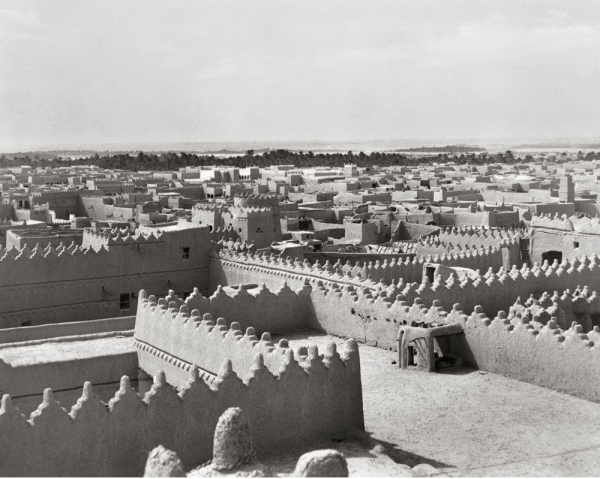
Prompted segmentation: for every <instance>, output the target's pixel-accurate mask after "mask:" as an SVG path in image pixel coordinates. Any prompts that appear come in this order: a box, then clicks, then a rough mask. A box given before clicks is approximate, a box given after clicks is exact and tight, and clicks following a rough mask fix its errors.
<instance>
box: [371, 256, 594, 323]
mask: <svg viewBox="0 0 600 479" xmlns="http://www.w3.org/2000/svg"><path fill="white" fill-rule="evenodd" d="M596 260H597V258H596V256H593V257H591V258H587V257H586V258H584V259H582V260H581V261H580V260H578V259H575V260H573V261H568V260H565V261H563V263H560V264H559V263H558V262H555V263H553V264H552V265H550V264H548V263H547V262H545V263H544V264H543V265H542V266H539V265H538V264H537V263H536V264H535V265H534V266H533V267H532V268H529V267H528V266H526V265H524V266H523V267H522V268H521V269H520V270H519V269H517V268H516V266H515V267H513V269H511V270H506V269H504V268H500V269H498V270H497V271H493V270H491V269H490V270H488V271H487V272H486V273H484V274H482V273H481V272H479V271H477V272H476V273H477V274H476V275H475V276H474V277H470V276H468V275H467V274H466V273H463V274H457V275H451V276H450V277H448V279H447V280H444V281H442V279H441V277H440V276H436V277H435V278H434V281H433V282H429V280H428V279H427V278H424V279H423V281H422V282H421V283H420V284H419V283H416V282H414V283H408V284H404V283H402V285H401V287H402V292H401V294H402V295H403V296H404V298H405V300H406V301H408V302H412V301H413V300H414V299H415V298H417V297H419V298H421V299H422V301H423V304H425V305H431V304H433V301H435V300H438V301H439V302H440V304H441V306H442V307H444V308H446V309H450V308H451V307H452V305H453V304H454V302H455V301H456V298H461V304H462V305H463V307H464V308H465V311H466V312H468V313H471V312H472V311H473V310H474V308H475V306H477V305H481V304H483V305H485V310H486V312H487V313H488V314H491V315H495V314H497V313H498V311H508V310H509V308H510V307H511V306H512V305H513V304H514V302H515V301H516V300H517V298H518V297H519V296H520V297H528V296H530V295H531V294H538V293H542V292H544V291H561V290H564V289H565V288H570V289H573V290H574V289H575V288H576V287H577V286H578V285H585V284H597V282H598V281H600V268H599V266H598V264H597V263H596ZM399 286H400V285H399ZM382 287H384V286H382V285H378V286H376V290H378V289H380V288H382Z"/></svg>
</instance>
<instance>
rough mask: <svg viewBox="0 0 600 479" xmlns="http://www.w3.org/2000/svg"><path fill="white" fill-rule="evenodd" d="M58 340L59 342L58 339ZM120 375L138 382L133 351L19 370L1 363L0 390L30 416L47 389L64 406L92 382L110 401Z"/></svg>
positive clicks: (34, 365) (42, 363) (136, 363)
mask: <svg viewBox="0 0 600 479" xmlns="http://www.w3.org/2000/svg"><path fill="white" fill-rule="evenodd" d="M57 340H58V341H59V342H60V341H61V339H60V338H57ZM123 374H126V375H128V376H130V377H132V378H134V379H137V375H138V358H137V354H136V352H135V350H131V351H128V352H124V353H119V354H111V353H110V352H109V351H107V354H105V355H99V356H95V357H92V358H89V357H88V358H77V359H70V360H67V361H59V362H57V361H48V362H45V361H39V362H36V363H35V364H25V365H22V366H18V367H12V366H11V365H9V364H6V363H4V362H3V361H2V360H0V376H1V378H2V379H1V380H0V391H1V392H2V394H10V395H11V397H12V398H13V403H14V405H15V406H16V407H18V408H19V411H21V412H22V413H23V414H29V413H31V412H32V411H33V410H34V409H35V408H36V407H37V405H38V404H39V403H40V402H41V400H42V391H43V390H44V389H45V388H46V387H52V389H53V390H54V391H56V393H57V394H59V395H60V397H61V398H62V402H63V404H64V406H72V405H73V404H74V402H73V401H76V400H77V397H78V395H79V394H78V392H79V391H78V390H79V388H80V386H79V385H80V384H81V381H84V382H85V381H86V379H92V380H94V382H95V383H96V384H98V385H99V386H100V387H101V388H102V389H101V391H102V393H103V394H104V397H105V398H107V399H110V398H111V397H112V396H113V395H114V393H115V392H116V391H117V390H118V389H119V380H120V377H121V376H122V375H123ZM106 395H108V397H107V396H106ZM36 403H37V404H36Z"/></svg>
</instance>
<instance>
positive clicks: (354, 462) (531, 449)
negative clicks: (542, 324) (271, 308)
mask: <svg viewBox="0 0 600 479" xmlns="http://www.w3.org/2000/svg"><path fill="white" fill-rule="evenodd" d="M286 338H287V339H288V340H290V346H291V347H296V346H298V345H301V344H302V345H308V344H310V343H312V344H318V345H319V347H320V346H321V345H324V344H326V343H327V342H330V341H335V342H336V343H340V344H341V343H343V340H342V339H339V338H333V337H331V336H326V335H320V334H319V333H316V332H306V333H303V334H302V333H300V334H294V335H286ZM274 339H275V340H277V339H278V338H274ZM319 349H320V350H324V349H321V347H320V348H319ZM360 354H361V368H362V384H363V400H364V413H365V428H366V433H367V435H368V437H367V438H363V439H360V438H358V439H353V438H348V440H347V441H343V442H342V443H331V444H329V445H327V444H324V445H322V444H318V445H317V444H315V446H318V447H332V448H335V449H339V450H341V451H342V452H345V451H344V449H346V450H347V452H346V453H347V455H348V457H349V460H348V462H349V467H350V472H351V474H353V475H360V476H367V475H369V476H395V475H401V474H403V473H406V468H405V467H402V465H408V466H411V467H412V466H415V465H417V464H421V463H425V464H430V465H433V466H435V467H437V468H438V469H440V473H441V474H443V475H452V476H598V475H600V404H596V403H592V402H589V401H585V400H582V399H578V398H575V397H573V396H568V395H565V394H561V393H557V392H554V391H550V390H547V389H544V388H540V387H537V386H533V385H530V384H527V383H522V382H519V381H514V380H512V379H507V378H504V377H502V376H498V375H495V374H491V373H485V372H482V371H473V370H466V369H462V370H454V371H452V369H451V368H450V369H447V370H445V371H447V372H445V373H423V372H417V371H411V370H402V369H399V368H398V366H397V364H392V361H396V360H397V354H396V353H393V352H391V351H385V350H382V349H378V348H374V347H370V346H365V345H360ZM375 444H380V445H381V446H383V448H384V449H385V452H386V453H387V456H386V455H382V454H377V450H378V449H381V448H375V450H374V449H373V446H374V445H375ZM315 448H316V447H315ZM299 455H300V454H298V455H296V456H295V459H296V460H297V458H298V457H299ZM390 459H391V460H390ZM272 461H275V462H277V460H276V459H269V458H267V460H266V461H265V464H267V463H270V462H272ZM279 461H280V462H279V466H280V467H283V466H284V465H285V464H284V463H285V457H284V455H283V456H282V455H280V456H279ZM289 462H290V464H288V466H287V468H288V469H289V468H291V469H293V465H294V464H295V460H294V461H293V464H291V462H292V458H291V457H290V458H289Z"/></svg>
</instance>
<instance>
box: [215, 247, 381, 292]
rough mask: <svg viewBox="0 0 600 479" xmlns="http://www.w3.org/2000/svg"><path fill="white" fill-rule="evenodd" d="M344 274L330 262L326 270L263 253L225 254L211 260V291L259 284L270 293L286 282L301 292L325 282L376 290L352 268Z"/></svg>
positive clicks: (232, 252)
mask: <svg viewBox="0 0 600 479" xmlns="http://www.w3.org/2000/svg"><path fill="white" fill-rule="evenodd" d="M350 269H351V270H352V271H350V270H347V271H346V272H344V271H343V270H342V268H336V269H333V267H332V266H331V264H329V262H327V263H326V264H325V266H321V265H320V264H318V263H317V264H315V265H311V264H310V263H309V261H308V260H305V261H304V262H302V261H299V260H298V259H296V260H292V259H291V258H282V257H280V256H274V255H266V254H263V253H262V252H258V253H246V252H241V253H239V252H236V251H232V250H222V251H221V252H220V253H219V256H218V257H217V258H211V261H210V274H209V283H210V284H209V291H210V292H214V291H216V289H217V287H218V286H219V285H223V286H227V285H238V284H248V283H250V284H260V283H265V285H266V286H267V287H268V288H270V289H276V288H278V287H279V286H280V285H281V283H282V282H283V281H286V282H287V283H288V285H289V286H290V287H291V288H293V289H298V288H301V287H302V286H303V285H304V283H305V281H308V282H310V283H316V282H317V281H324V282H327V283H331V282H336V283H340V284H352V285H355V286H360V287H366V288H373V287H375V285H376V283H375V282H374V281H372V280H370V279H363V277H362V276H361V275H360V274H359V271H360V270H361V269H360V268H359V267H358V265H357V266H356V269H352V268H350Z"/></svg>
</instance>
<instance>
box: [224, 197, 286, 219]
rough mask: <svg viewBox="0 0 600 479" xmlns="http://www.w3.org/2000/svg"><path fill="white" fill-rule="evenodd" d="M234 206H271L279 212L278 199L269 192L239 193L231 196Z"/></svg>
mask: <svg viewBox="0 0 600 479" xmlns="http://www.w3.org/2000/svg"><path fill="white" fill-rule="evenodd" d="M233 204H234V206H236V207H238V208H272V209H274V210H276V213H277V214H279V199H278V198H277V196H275V195H269V194H260V195H252V194H240V195H236V196H235V197H234V198H233Z"/></svg>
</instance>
